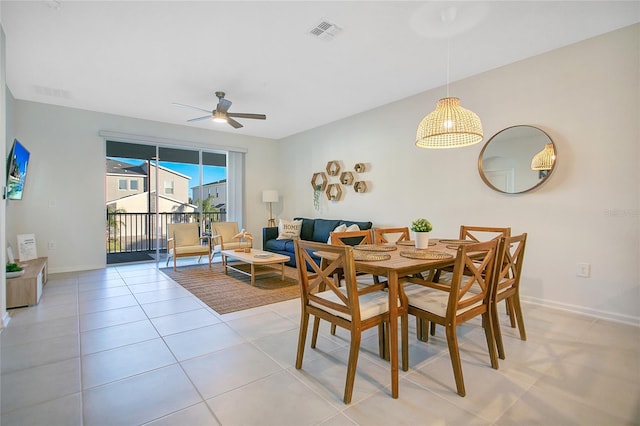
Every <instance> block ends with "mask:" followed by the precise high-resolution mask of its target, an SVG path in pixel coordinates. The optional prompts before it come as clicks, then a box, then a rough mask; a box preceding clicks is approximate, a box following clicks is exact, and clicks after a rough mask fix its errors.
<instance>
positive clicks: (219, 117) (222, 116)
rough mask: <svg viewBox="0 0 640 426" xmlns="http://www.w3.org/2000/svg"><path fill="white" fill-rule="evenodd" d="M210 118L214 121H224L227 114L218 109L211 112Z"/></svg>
mask: <svg viewBox="0 0 640 426" xmlns="http://www.w3.org/2000/svg"><path fill="white" fill-rule="evenodd" d="M212 120H213V121H214V122H216V123H226V122H227V114H225V113H223V112H220V111H214V112H213V118H212Z"/></svg>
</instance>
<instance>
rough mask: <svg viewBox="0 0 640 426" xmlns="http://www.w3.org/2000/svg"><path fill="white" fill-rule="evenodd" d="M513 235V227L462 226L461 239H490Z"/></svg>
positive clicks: (478, 240)
mask: <svg viewBox="0 0 640 426" xmlns="http://www.w3.org/2000/svg"><path fill="white" fill-rule="evenodd" d="M509 236H511V228H510V227H506V228H500V227H495V226H470V225H461V226H460V239H461V240H471V241H477V242H480V241H488V240H491V239H494V238H500V237H509Z"/></svg>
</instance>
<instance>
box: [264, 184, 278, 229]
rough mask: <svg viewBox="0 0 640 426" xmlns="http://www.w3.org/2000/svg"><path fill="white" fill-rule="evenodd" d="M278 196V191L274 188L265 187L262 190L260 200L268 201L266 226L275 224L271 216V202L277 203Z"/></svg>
mask: <svg viewBox="0 0 640 426" xmlns="http://www.w3.org/2000/svg"><path fill="white" fill-rule="evenodd" d="M278 197H279V195H278V191H276V190H275V189H265V190H263V191H262V202H263V203H269V222H267V226H276V220H275V219H274V218H273V212H272V210H271V204H272V203H277V202H278Z"/></svg>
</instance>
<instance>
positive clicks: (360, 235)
mask: <svg viewBox="0 0 640 426" xmlns="http://www.w3.org/2000/svg"><path fill="white" fill-rule="evenodd" d="M329 236H330V241H331V244H332V245H338V246H345V245H346V246H355V245H360V244H373V231H372V230H371V229H366V230H362V231H344V232H331V233H330V234H329Z"/></svg>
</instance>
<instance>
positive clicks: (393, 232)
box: [373, 226, 411, 244]
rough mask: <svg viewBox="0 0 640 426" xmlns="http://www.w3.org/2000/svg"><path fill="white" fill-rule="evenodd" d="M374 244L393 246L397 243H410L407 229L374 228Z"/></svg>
mask: <svg viewBox="0 0 640 426" xmlns="http://www.w3.org/2000/svg"><path fill="white" fill-rule="evenodd" d="M373 232H374V234H375V242H376V244H395V243H397V242H399V241H410V240H411V236H410V235H409V228H408V227H406V226H405V227H403V228H376V229H374V230H373Z"/></svg>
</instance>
